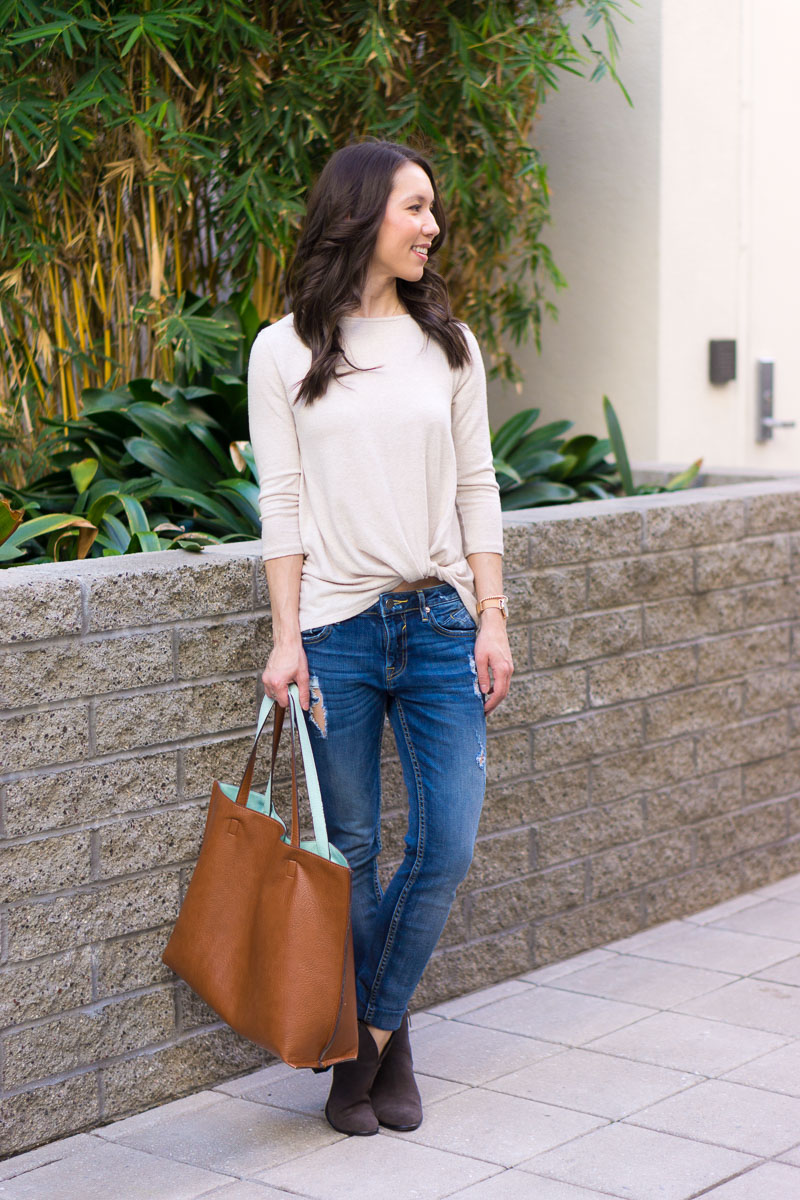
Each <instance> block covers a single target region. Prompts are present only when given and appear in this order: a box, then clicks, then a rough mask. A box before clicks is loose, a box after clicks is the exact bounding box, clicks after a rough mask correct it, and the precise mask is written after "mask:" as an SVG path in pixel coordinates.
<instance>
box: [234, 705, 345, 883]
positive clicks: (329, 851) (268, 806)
mask: <svg viewBox="0 0 800 1200" xmlns="http://www.w3.org/2000/svg"><path fill="white" fill-rule="evenodd" d="M274 703H275V701H274V700H272V699H269V698H268V697H267V696H265V697H264V699H263V700H262V702H261V709H260V711H259V714H258V724H257V726H256V737H255V741H258V739H259V737H260V736H261V730H262V729H263V728H264V724H265V722H266V720H267V717H268V716H269V714H270V712H271V710H272V706H273V704H274ZM289 719H290V720H291V722H292V724H293V725H294V727H295V729H296V730H297V733H298V736H299V738H300V750H301V753H302V758H303V770H304V771H305V776H306V786H307V788H308V799H309V803H310V805H311V820H312V822H313V825H314V837H313V838H306V839H304V840H303V841H301V842H300V849H301V850H307V851H308V852H309V853H310V854H318V855H319V857H320V858H327V859H330V861H331V862H335V863H338V864H339V866H342V867H346V866H347V865H348V864H347V859H346V858H345V856H344V855H343V854H342V852H341V851H340V850H337V849H336V847H335V846H332V845H331V843H330V842H329V841H328V831H327V828H326V826H325V814H324V811H323V808H322V794H321V792H320V788H319V779H318V777H317V768H316V764H315V762H314V752H313V751H312V749H311V742H310V740H309V737H308V730H307V729H306V723H305V718H304V717H303V710H302V708H301V706H300V692H299V691H298V688H297V684H296V683H290V684H289ZM254 745H255V742H254ZM219 788H220V791H221V792H223V793H224V795H226V796H227V797H228V799H229V800H232V801H233V802H234V804H235V803H236V797H237V795H238V794H239V789H238V788H237V787H236V786H235V785H234V784H231V783H220V784H219ZM247 807H248V808H253V809H255V810H256V812H261V813H264V814H265V815H266V816H268V817H271V818H272V820H273V821H277V822H278V824H279V825H280V826H281V828H282V829H283V833H282V834H281V841H282V842H285V843H286V845H287V846H288V845H290V844H291V837H290V835H289V833H288V832H287V829H286V823H285V822H284V821H282V820H281V818H280V817H279V816H278V814H277V812H276V811H275V805H274V804H273V803H272V776H271V775H270V777H269V779H268V780H267V787H266V791H265V792H257V791H256V790H255V788H251V789H250V794H249V796H248V797H247Z"/></svg>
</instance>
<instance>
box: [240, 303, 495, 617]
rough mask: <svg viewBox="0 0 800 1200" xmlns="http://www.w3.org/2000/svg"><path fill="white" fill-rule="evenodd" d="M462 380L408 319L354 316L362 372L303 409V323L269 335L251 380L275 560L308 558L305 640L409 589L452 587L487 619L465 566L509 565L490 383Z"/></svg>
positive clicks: (262, 504) (350, 349)
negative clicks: (478, 559)
mask: <svg viewBox="0 0 800 1200" xmlns="http://www.w3.org/2000/svg"><path fill="white" fill-rule="evenodd" d="M463 328H464V332H465V335H466V338H467V343H468V345H469V349H470V354H471V357H472V361H471V363H470V364H469V365H467V366H466V367H463V368H461V369H459V370H455V371H454V370H453V369H452V368H451V367H450V365H449V364H448V362H447V357H446V355H445V353H444V351H443V350H442V349H441V347H439V346H438V345H437V344H436V343H435V342H434V341H432V340H431V339H429V338H428V337H427V336H426V335H425V334H424V333H423V331H422V329H421V328H420V326H419V325H418V324H417V323H416V321H415V320H414V319H413V317H411V316H409V315H408V314H404V315H402V316H397V317H369V318H367V317H345V318H344V319H343V321H342V323H341V332H342V342H343V347H344V350H345V353H346V354H347V357H348V358H349V359H350V361H351V362H352V363H354V364H356V365H357V366H359V367H362V368H363V367H368V368H370V370H366V371H357V372H354V373H351V374H348V375H346V376H344V377H343V378H340V379H338V380H336V381H334V382H332V383H331V384H330V386H329V387H328V390H327V391H326V393H325V395H324V396H321V397H319V398H318V399H317V400H315V401H314V402H313V403H312V404H306V403H303V404H299V405H298V404H296V403H292V401H293V400H294V397H295V395H296V393H297V389H298V386H299V384H300V382H301V380H302V379H303V377H304V376H305V374H306V372H307V371H308V368H309V366H310V364H311V351H310V350H309V349H308V347H307V346H305V345H304V344H303V343H302V342H301V341H300V338H299V337H298V336H297V334H296V333H295V331H294V324H293V320H292V315H291V314H289V315H288V316H287V317H284V318H283V319H282V320H280V321H277V322H276V323H275V324H274V325H270V326H268V327H267V328H265V329H262V330H261V332H260V333H259V334H258V336H257V337H256V339H255V341H254V343H253V348H252V351H251V354H250V365H249V371H248V405H249V419H250V438H251V442H252V446H253V452H254V455H255V460H256V467H257V470H258V478H259V484H260V487H259V497H258V499H259V509H260V513H261V524H262V550H261V557H262V558H263V559H269V558H278V557H280V556H282V555H286V554H303V555H304V561H303V571H302V579H301V584H300V628H301V629H310V628H312V627H314V626H317V625H325V624H328V623H329V622H332V621H342V620H344V619H346V618H347V617H352V616H355V615H356V614H357V613H360V612H363V610H364V609H366V608H369V607H370V605H371V604H373V603H374V602H375V600H377V598H378V596H379V595H380V594H381V592H386V591H389V590H390V589H391V588H394V587H396V586H397V585H398V584H399V583H401V582H402V581H403V580H415V579H424V578H426V577H427V576H436V578H437V579H441V580H442V581H443V582H446V583H450V584H452V585H453V587H455V588H456V589H457V591H458V593H459V595H460V596H461V598H462V600H463V601H464V604H465V605H466V607H467V608H468V610H469V611H470V612H471V613H472V615H473V617H477V605H476V600H475V592H474V583H473V576H472V571H471V570H470V567H469V564H468V563H467V561H466V558H465V555H467V554H472V553H475V552H478V551H490V552H493V553H496V554H502V553H503V531H502V522H501V516H500V497H499V490H498V487H497V481H496V479H495V474H494V470H493V467H492V453H491V447H490V442H489V424H488V415H487V408H486V379H485V374H484V369H483V363H482V361H481V355H480V351H479V349H478V344H477V342H476V340H475V337H474V335H473V334H472V332H471V331H470V330H469V329H468V328H467V327H466V326H464V327H463Z"/></svg>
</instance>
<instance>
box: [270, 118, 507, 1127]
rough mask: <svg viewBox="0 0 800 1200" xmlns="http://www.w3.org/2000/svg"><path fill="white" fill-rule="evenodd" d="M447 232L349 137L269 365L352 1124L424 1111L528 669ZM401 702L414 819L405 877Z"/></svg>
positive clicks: (320, 192) (278, 483) (279, 516)
mask: <svg viewBox="0 0 800 1200" xmlns="http://www.w3.org/2000/svg"><path fill="white" fill-rule="evenodd" d="M444 236H445V219H444V213H443V211H442V206H441V200H440V198H439V194H438V191H437V188H436V184H435V182H434V177H433V172H432V170H431V167H430V165H429V164H428V162H427V161H426V160H425V159H424V158H423V157H422V156H421V155H419V154H417V153H416V152H415V151H413V150H411V149H409V148H407V147H405V146H400V145H396V144H395V143H392V142H378V141H375V142H368V143H360V144H356V145H351V146H347V147H346V148H344V149H342V150H339V151H337V153H336V154H334V155H333V157H332V158H331V159H330V160H329V162H328V163H327V165H326V166H325V168H324V170H323V171H322V174H321V176H320V178H319V181H318V182H317V184H316V187H315V188H314V190H313V192H312V195H311V198H310V200H309V204H308V210H307V214H306V219H305V223H304V226H303V230H302V232H301V235H300V239H299V243H298V247H297V252H296V256H295V259H294V262H293V264H292V266H291V269H290V271H289V275H288V292H289V298H290V301H291V304H292V312H291V313H290V314H289V315H288V316H286V317H284V318H283V319H282V320H280V321H277V322H276V323H275V324H274V325H271V326H269V327H268V328H265V329H262V330H261V332H260V333H259V335H258V337H257V338H256V340H255V342H254V343H253V349H252V353H251V357H250V366H249V380H248V383H249V412H250V433H251V439H252V444H253V450H254V453H255V458H256V465H257V468H258V475H259V480H260V491H259V504H260V510H261V516H262V526H263V543H262V558H263V559H264V563H265V567H266V573H267V582H268V585H269V594H270V605H271V611H272V621H273V649H272V652H271V653H270V655H269V659H268V661H267V665H266V668H265V670H264V673H263V681H264V687H265V690H266V693H267V695H269V696H274V697H275V698H276V699H277V701H278V703H279V704H282V705H286V704H287V703H288V694H287V688H288V684H289V682H290V681H292V680H295V681H296V682H297V685H298V688H299V692H300V697H301V703H302V705H303V708H304V709H305V710H306V721H307V723H308V728H309V732H310V736H311V740H312V746H313V751H314V760H315V763H316V766H317V770H318V773H319V779H320V785H321V789H322V796H323V801H324V805H325V815H326V818H327V822H328V832H329V835H330V838H331V841H332V842H333V844H334V845H335V846H337V847H338V848H339V849H340V850H341V851H342V853H343V854H344V855H345V856H346V858H347V861H348V863H349V865H350V868H351V870H352V881H353V905H352V914H353V943H354V952H355V963H356V987H357V995H358V1009H359V1014H358V1015H359V1051H358V1058H357V1059H355V1060H353V1061H351V1062H347V1063H341V1064H338V1065H337V1066H335V1067H334V1069H333V1081H332V1085H331V1091H330V1095H329V1098H328V1103H327V1105H326V1109H325V1114H326V1116H327V1119H328V1121H329V1122H330V1124H331V1125H332V1126H333V1128H334V1129H337V1130H339V1131H340V1132H343V1133H348V1134H361V1135H366V1134H373V1133H377V1132H378V1126H379V1124H382V1125H384V1126H386V1127H388V1128H390V1129H402V1130H407V1129H416V1127H417V1126H418V1125H419V1124H420V1122H421V1120H422V1107H421V1104H420V1098H419V1092H418V1090H417V1086H416V1083H415V1081H414V1075H413V1070H412V1062H411V1050H410V1043H409V1035H408V1004H409V1001H410V999H411V996H412V994H413V992H414V989H415V987H416V985H417V983H418V982H419V979H420V977H421V975H422V972H423V970H424V968H425V965H426V963H427V962H428V959H429V958H430V955H431V953H432V952H433V949H434V947H435V945H436V943H437V941H438V938H439V935H440V934H441V931H442V929H443V928H444V924H445V921H446V919H447V915H448V913H449V911H450V907H451V905H452V902H453V899H454V896H455V890H456V887H457V885H458V884H459V882H460V881H461V880H462V879H463V878H464V876H465V875H466V873H467V869H468V867H469V864H470V861H471V858H472V853H473V847H474V841H475V835H476V832H477V828H478V818H479V815H480V810H481V804H482V801H483V794H484V786H485V755H486V733H485V731H486V724H485V721H486V714H487V713H489V712H491V711H492V710H493V709H495V708H496V707H497V705H498V704H499V703H500V701H501V700H502V699H503V697H504V696H505V695H506V693H507V691H508V685H509V680H510V677H511V673H512V670H513V666H512V661H511V653H510V650H509V645H508V638H507V635H506V630H505V618H506V609H505V602H506V597H504V596H503V595H502V592H503V587H502V570H501V567H502V559H501V555H502V552H503V538H502V527H501V518H500V503H499V494H498V488H497V483H496V480H495V476H494V471H493V468H492V455H491V448H490V442H489V428H488V419H487V411H486V385H485V377H484V372H483V366H482V363H481V357H480V352H479V350H478V346H477V343H476V341H475V338H474V336H473V335H472V333H471V332H470V330H469V329H468V328H467V327H466V326H465V325H462V324H460V323H459V322H457V321H456V320H455V319H454V318H453V316H452V313H451V310H450V305H449V301H448V297H447V289H446V286H445V284H444V282H443V281H442V280H441V279H440V277H439V276H438V275H437V274H436V273H435V272H434V271H433V269H432V268H431V266H430V260H431V258H432V257H433V255H434V254H435V252H436V251H437V250H438V248H439V247H440V246H441V244H442V242H443V240H444ZM478 623H479V626H478ZM387 714H388V717H389V720H390V722H391V725H392V729H393V732H394V735H395V739H396V742H397V746H398V751H399V754H400V759H401V762H402V767H403V775H404V779H405V783H406V786H407V789H408V795H409V821H408V833H407V835H406V838H405V844H404V850H405V854H404V858H403V861H402V863H401V864H400V866H399V868H398V870H397V871H396V873H395V875H394V878H393V879H392V881H391V883H390V884H389V886H388V887H387V889H386V891H385V892H384V891H383V890H382V888H381V886H380V883H379V880H378V873H377V858H378V853H379V851H380V848H381V843H380V808H381V794H380V752H381V738H382V733H383V728H384V718H385V716H386V715H387Z"/></svg>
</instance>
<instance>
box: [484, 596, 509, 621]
mask: <svg viewBox="0 0 800 1200" xmlns="http://www.w3.org/2000/svg"><path fill="white" fill-rule="evenodd" d="M485 608H499V609H500V612H501V613H502V614H503V620H504V621H507V620H508V596H484V597H483V599H482V600H479V601H478V616H480V615H481V613H482V612H483V610H484V609H485Z"/></svg>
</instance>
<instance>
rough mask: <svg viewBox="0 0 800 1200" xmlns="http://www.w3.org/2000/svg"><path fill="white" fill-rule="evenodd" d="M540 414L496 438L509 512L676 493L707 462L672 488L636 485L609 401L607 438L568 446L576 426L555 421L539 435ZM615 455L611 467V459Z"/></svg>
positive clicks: (514, 422)
mask: <svg viewBox="0 0 800 1200" xmlns="http://www.w3.org/2000/svg"><path fill="white" fill-rule="evenodd" d="M539 414H540V410H539V409H538V408H526V409H525V410H524V411H523V412H519V413H515V414H514V416H513V417H510V418H509V420H508V421H506V422H505V424H504V425H502V426H501V427H500V429H498V430H497V433H495V434H492V453H493V455H494V469H495V474H496V476H497V482H498V484H499V487H500V504H501V506H502V508H503V509H505V510H509V509H518V508H535V507H538V506H539V505H542V504H572V503H574V502H575V501H577V500H610V499H612V498H613V497H614V496H617V495H620V494H621V495H624V496H634V495H644V494H645V493H648V492H674V491H678V490H679V489H680V488H685V487H689V485H690V484H691V483H692V481H693V480H694V479H695V477H696V475H697V473H698V471H699V470H700V466H701V464H702V461H703V460H702V459H697V461H696V462H693V463H692V464H691V466H689V467H687V468H686V470H685V471H681V472H680V473H679V474H678V475H675V476H673V478H672V479H670V480H669V481H668V482H667V483H666V484H647V483H643V484H639V485H634V482H633V473H632V471H631V467H630V462H629V459H628V452H627V449H626V447H625V439H624V437H623V436H622V428H621V426H620V423H619V418H618V417H617V414H616V412H615V411H614V406H613V405H612V403H611V401H610V400H609V398H608V396H604V397H603V415H604V417H605V422H606V428H607V429H608V437H607V438H597V437H594V436H593V435H592V434H580V435H578V436H577V437H573V438H570V439H568V440H567V441H565V440H564V439H563V436H562V435H563V434H565V433H566V432H567V431H568V430H569V429H571V428H572V425H573V422H572V421H565V420H563V421H552V422H550V424H548V425H542V426H541V428H539V429H533V428H532V426H533V425H535V424H536V422H537V420H538V419H539ZM609 453H610V454H612V456H613V458H612V460H611V461H609V460H608V458H607V457H606V455H608V454H609Z"/></svg>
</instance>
